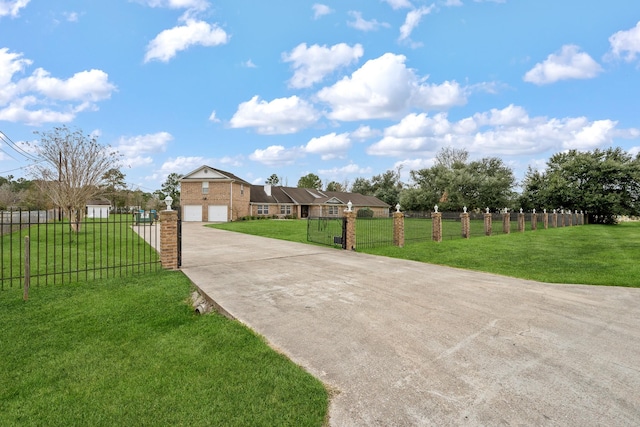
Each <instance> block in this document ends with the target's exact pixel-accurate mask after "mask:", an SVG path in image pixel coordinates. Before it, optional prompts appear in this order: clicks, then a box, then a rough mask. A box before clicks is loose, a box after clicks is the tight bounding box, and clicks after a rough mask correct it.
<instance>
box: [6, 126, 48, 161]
mask: <svg viewBox="0 0 640 427" xmlns="http://www.w3.org/2000/svg"><path fill="white" fill-rule="evenodd" d="M0 140H2V141H4V142H5V143H6V144H7V146H8V147H11V148H12V149H13V150H14V151H15V152H17V153H18V154H20V155H21V156H23V157H25V158H27V159H28V160H31V161H40V160H41V159H39V158H38V157H36V156H34V155H33V154H31V153H29V152H28V151H26V150H24V149H23V148H22V147H20V146H19V145H18V144H16V143H15V142H13V140H12V139H11V138H9V136H8V135H7V134H6V133H4V132H3V131H1V130H0ZM2 151H3V152H4V153H5V154H7V155H8V156H9V157H11V158H12V159H14V160H16V159H15V158H14V157H13V156H11V155H9V153H7V152H6V151H4V150H2Z"/></svg>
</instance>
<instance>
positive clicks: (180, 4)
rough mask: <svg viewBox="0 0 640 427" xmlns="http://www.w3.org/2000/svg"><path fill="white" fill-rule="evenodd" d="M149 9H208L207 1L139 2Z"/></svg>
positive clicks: (147, 0)
mask: <svg viewBox="0 0 640 427" xmlns="http://www.w3.org/2000/svg"><path fill="white" fill-rule="evenodd" d="M141 1H142V2H143V3H144V4H146V5H147V6H149V7H161V8H168V9H191V10H198V11H202V10H206V9H207V8H209V2H208V1H207V0H141Z"/></svg>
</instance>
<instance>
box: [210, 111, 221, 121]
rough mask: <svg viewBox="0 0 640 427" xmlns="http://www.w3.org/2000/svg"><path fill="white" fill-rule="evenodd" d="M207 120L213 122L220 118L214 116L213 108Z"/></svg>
mask: <svg viewBox="0 0 640 427" xmlns="http://www.w3.org/2000/svg"><path fill="white" fill-rule="evenodd" d="M209 121H211V122H214V123H220V119H219V118H218V117H216V111H215V110H213V111H212V112H211V114H210V115H209Z"/></svg>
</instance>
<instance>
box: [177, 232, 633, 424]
mask: <svg viewBox="0 0 640 427" xmlns="http://www.w3.org/2000/svg"><path fill="white" fill-rule="evenodd" d="M183 239H184V240H183V271H184V272H185V274H186V275H187V276H189V277H190V279H191V280H192V281H193V282H194V283H195V284H196V285H197V286H199V287H200V288H201V289H202V290H203V291H204V292H205V293H206V294H207V295H208V296H209V297H211V298H212V299H213V300H215V301H216V302H217V303H218V304H219V305H220V306H222V307H223V308H224V310H226V311H227V312H228V313H230V314H231V315H232V316H234V317H235V318H237V319H238V320H240V321H241V322H243V323H245V324H246V325H248V326H249V327H251V328H252V329H253V330H255V331H256V332H258V333H259V334H261V335H263V336H264V337H265V338H266V339H267V340H268V341H269V343H271V345H273V346H274V347H275V348H277V349H279V350H280V351H282V352H283V353H284V354H286V355H287V356H288V357H290V358H291V359H292V360H293V361H294V362H296V363H298V364H300V365H301V366H303V367H304V368H305V369H307V370H308V371H309V372H311V373H312V374H313V375H315V376H316V377H318V378H319V379H321V380H322V381H323V382H324V383H325V384H327V385H328V386H329V387H331V388H333V389H335V390H336V395H335V396H334V398H333V399H332V402H331V406H330V423H331V425H332V426H340V427H342V426H422V425H438V426H441V425H469V426H475V425H486V426H499V425H562V426H589V425H606V426H628V425H640V392H639V390H640V289H625V288H609V287H596V286H579V285H552V284H544V283H537V282H532V281H526V280H519V279H511V278H506V277H502V276H496V275H491V274H484V273H477V272H471V271H465V270H459V269H453V268H447V267H441V266H434V265H429V264H422V263H417V262H412V261H403V260H396V259H389V258H384V257H376V256H370V255H366V254H361V253H356V252H345V251H339V250H334V249H331V248H323V247H317V246H311V245H304V244H296V243H291V242H285V241H279V240H273V239H266V238H261V237H254V236H248V235H243V234H238V233H232V232H226V231H221V230H215V229H210V228H206V227H203V226H202V224H201V223H183Z"/></svg>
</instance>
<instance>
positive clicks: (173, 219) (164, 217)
mask: <svg viewBox="0 0 640 427" xmlns="http://www.w3.org/2000/svg"><path fill="white" fill-rule="evenodd" d="M160 263H161V264H162V268H165V269H167V270H177V269H178V212H177V211H161V212H160Z"/></svg>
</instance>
